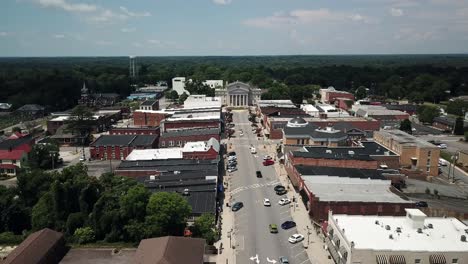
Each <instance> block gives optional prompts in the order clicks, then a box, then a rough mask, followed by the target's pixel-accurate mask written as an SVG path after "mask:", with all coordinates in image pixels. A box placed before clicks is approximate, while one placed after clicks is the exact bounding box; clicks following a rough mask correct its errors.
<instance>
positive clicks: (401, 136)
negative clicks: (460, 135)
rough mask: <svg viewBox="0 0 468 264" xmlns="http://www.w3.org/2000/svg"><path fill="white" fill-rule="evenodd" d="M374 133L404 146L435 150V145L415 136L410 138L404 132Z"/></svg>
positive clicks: (382, 131)
mask: <svg viewBox="0 0 468 264" xmlns="http://www.w3.org/2000/svg"><path fill="white" fill-rule="evenodd" d="M375 133H378V134H380V135H382V136H383V137H385V138H391V139H392V140H393V141H396V142H398V143H400V144H401V145H404V146H417V147H421V148H434V149H436V148H437V147H436V146H435V145H432V144H431V143H429V142H427V141H425V140H422V139H419V138H417V137H415V136H412V135H410V134H408V133H406V132H403V131H401V130H397V129H394V130H379V131H376V132H375Z"/></svg>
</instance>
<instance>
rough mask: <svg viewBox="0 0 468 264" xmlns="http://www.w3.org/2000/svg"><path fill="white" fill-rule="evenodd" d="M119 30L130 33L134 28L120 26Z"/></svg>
mask: <svg viewBox="0 0 468 264" xmlns="http://www.w3.org/2000/svg"><path fill="white" fill-rule="evenodd" d="M120 31H122V32H123V33H131V32H135V31H136V28H122V29H120Z"/></svg>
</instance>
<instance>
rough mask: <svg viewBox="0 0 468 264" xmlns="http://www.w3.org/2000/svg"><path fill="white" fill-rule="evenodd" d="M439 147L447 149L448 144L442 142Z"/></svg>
mask: <svg viewBox="0 0 468 264" xmlns="http://www.w3.org/2000/svg"><path fill="white" fill-rule="evenodd" d="M437 147H438V148H440V149H446V148H447V144H445V143H442V144H439V145H438V146H437Z"/></svg>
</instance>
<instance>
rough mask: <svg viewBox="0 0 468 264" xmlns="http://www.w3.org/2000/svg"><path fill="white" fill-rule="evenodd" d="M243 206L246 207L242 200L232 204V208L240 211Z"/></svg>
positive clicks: (234, 210)
mask: <svg viewBox="0 0 468 264" xmlns="http://www.w3.org/2000/svg"><path fill="white" fill-rule="evenodd" d="M242 207H244V204H243V203H242V202H236V203H234V204H233V205H232V207H231V210H232V211H233V212H236V211H239V210H240V209H241V208H242Z"/></svg>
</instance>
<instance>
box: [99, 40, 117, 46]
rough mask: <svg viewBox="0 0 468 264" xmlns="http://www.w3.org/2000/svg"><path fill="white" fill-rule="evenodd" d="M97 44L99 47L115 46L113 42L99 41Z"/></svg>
mask: <svg viewBox="0 0 468 264" xmlns="http://www.w3.org/2000/svg"><path fill="white" fill-rule="evenodd" d="M96 44H98V45H99V46H112V45H114V43H113V42H111V41H106V40H99V41H96Z"/></svg>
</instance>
